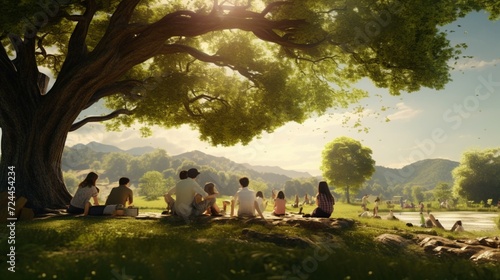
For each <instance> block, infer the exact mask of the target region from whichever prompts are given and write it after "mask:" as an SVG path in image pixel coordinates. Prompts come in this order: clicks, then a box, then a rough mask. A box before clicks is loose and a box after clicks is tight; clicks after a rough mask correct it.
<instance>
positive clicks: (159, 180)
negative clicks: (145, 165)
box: [139, 171, 167, 200]
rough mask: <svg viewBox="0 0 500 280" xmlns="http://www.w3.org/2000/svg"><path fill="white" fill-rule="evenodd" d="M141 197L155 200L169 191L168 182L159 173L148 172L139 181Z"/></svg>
mask: <svg viewBox="0 0 500 280" xmlns="http://www.w3.org/2000/svg"><path fill="white" fill-rule="evenodd" d="M139 188H140V190H139V195H141V196H144V197H145V198H146V200H155V199H157V198H158V197H160V196H162V195H163V194H164V193H165V192H166V191H167V180H166V179H165V178H163V175H162V174H161V173H160V172H158V171H148V172H146V173H145V174H144V176H142V177H141V179H140V180H139Z"/></svg>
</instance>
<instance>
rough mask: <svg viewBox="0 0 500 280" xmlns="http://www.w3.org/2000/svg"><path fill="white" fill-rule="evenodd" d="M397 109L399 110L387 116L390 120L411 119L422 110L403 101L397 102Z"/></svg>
mask: <svg viewBox="0 0 500 280" xmlns="http://www.w3.org/2000/svg"><path fill="white" fill-rule="evenodd" d="M396 110H397V112H395V113H393V114H390V115H388V116H387V118H389V119H390V120H403V119H411V118H413V117H415V116H416V115H418V114H419V113H420V112H421V110H416V109H413V108H410V107H409V106H408V105H406V104H404V103H403V102H400V103H398V104H396Z"/></svg>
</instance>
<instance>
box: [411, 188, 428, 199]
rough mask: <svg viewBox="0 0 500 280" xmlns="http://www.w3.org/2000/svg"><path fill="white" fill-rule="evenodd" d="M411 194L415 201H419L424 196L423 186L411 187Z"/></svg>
mask: <svg viewBox="0 0 500 280" xmlns="http://www.w3.org/2000/svg"><path fill="white" fill-rule="evenodd" d="M412 195H413V198H414V199H415V203H419V202H421V201H424V198H425V196H424V188H423V187H421V186H415V187H413V190H412Z"/></svg>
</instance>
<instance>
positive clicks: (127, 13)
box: [104, 0, 141, 36]
mask: <svg viewBox="0 0 500 280" xmlns="http://www.w3.org/2000/svg"><path fill="white" fill-rule="evenodd" d="M139 2H141V0H123V1H121V2H120V4H118V7H117V8H116V10H115V12H114V13H113V16H111V19H110V20H109V28H108V32H110V33H113V32H115V31H118V30H120V29H122V28H125V27H126V26H127V25H128V23H129V21H130V18H131V17H132V14H133V13H134V10H135V7H136V6H137V5H138V4H139ZM108 32H106V33H108ZM104 36H106V35H104Z"/></svg>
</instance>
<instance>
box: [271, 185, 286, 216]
mask: <svg viewBox="0 0 500 280" xmlns="http://www.w3.org/2000/svg"><path fill="white" fill-rule="evenodd" d="M285 211H286V199H285V193H283V191H279V192H278V195H277V196H276V199H275V200H274V211H273V215H274V216H284V215H285Z"/></svg>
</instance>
